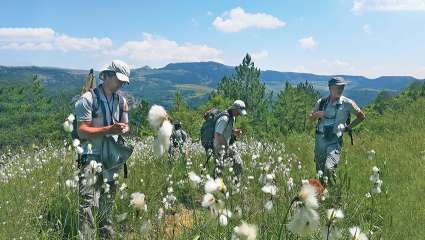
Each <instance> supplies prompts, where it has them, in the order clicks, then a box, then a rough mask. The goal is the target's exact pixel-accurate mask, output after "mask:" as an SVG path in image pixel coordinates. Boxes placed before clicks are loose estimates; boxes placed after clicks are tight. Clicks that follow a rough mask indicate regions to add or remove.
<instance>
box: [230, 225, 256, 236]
mask: <svg viewBox="0 0 425 240" xmlns="http://www.w3.org/2000/svg"><path fill="white" fill-rule="evenodd" d="M233 232H234V235H233V237H232V239H238V238H237V237H244V238H246V239H247V240H255V239H256V238H257V226H255V225H251V224H247V223H246V222H242V224H241V225H239V226H236V227H235V228H233Z"/></svg>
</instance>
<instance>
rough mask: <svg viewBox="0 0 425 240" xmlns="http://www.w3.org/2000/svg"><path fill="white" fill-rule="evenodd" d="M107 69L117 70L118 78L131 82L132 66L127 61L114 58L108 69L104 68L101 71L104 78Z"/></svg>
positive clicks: (101, 77)
mask: <svg viewBox="0 0 425 240" xmlns="http://www.w3.org/2000/svg"><path fill="white" fill-rule="evenodd" d="M105 71H112V72H115V75H116V76H117V78H118V80H120V81H122V82H126V83H130V78H129V77H130V67H129V66H128V65H127V63H125V62H123V61H121V60H113V61H112V63H111V65H109V66H108V67H107V68H106V69H104V70H102V71H101V72H100V73H99V78H100V79H102V80H104V72H105Z"/></svg>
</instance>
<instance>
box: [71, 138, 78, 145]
mask: <svg viewBox="0 0 425 240" xmlns="http://www.w3.org/2000/svg"><path fill="white" fill-rule="evenodd" d="M72 146H73V147H78V146H80V140H78V139H77V138H76V139H74V140H73V141H72Z"/></svg>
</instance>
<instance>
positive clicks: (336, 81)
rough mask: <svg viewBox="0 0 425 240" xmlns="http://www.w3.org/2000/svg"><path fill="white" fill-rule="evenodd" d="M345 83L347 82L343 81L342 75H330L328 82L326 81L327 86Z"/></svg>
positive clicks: (343, 84)
mask: <svg viewBox="0 0 425 240" xmlns="http://www.w3.org/2000/svg"><path fill="white" fill-rule="evenodd" d="M347 84H348V82H347V81H345V79H344V78H343V77H332V78H331V79H330V80H329V82H328V86H329V87H330V86H333V85H336V86H345V85H347Z"/></svg>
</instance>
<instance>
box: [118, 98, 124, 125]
mask: <svg viewBox="0 0 425 240" xmlns="http://www.w3.org/2000/svg"><path fill="white" fill-rule="evenodd" d="M117 95H118V105H119V111H120V115H119V119H118V120H119V121H120V122H121V120H122V115H123V114H124V102H125V100H124V97H123V96H121V94H118V93H117Z"/></svg>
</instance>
